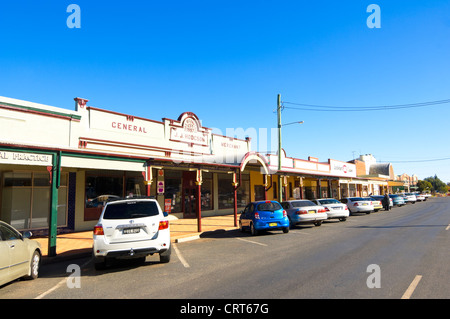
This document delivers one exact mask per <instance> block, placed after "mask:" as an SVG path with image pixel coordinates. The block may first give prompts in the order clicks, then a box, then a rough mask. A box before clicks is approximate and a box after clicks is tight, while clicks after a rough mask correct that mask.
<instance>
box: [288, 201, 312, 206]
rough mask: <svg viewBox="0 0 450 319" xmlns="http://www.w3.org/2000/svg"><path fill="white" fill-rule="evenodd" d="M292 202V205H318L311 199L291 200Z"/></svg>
mask: <svg viewBox="0 0 450 319" xmlns="http://www.w3.org/2000/svg"><path fill="white" fill-rule="evenodd" d="M291 203H292V207H305V206H317V205H316V204H314V203H313V202H311V201H309V200H304V201H294V202H291Z"/></svg>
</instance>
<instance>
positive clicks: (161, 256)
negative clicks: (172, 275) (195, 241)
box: [159, 245, 172, 263]
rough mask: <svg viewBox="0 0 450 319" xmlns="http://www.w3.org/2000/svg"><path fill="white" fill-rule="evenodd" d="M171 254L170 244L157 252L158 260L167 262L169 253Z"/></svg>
mask: <svg viewBox="0 0 450 319" xmlns="http://www.w3.org/2000/svg"><path fill="white" fill-rule="evenodd" d="M171 254H172V245H170V246H169V249H167V250H166V251H165V252H162V253H160V254H159V262H161V263H168V262H169V261H170V255H171Z"/></svg>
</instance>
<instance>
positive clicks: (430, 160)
mask: <svg viewBox="0 0 450 319" xmlns="http://www.w3.org/2000/svg"><path fill="white" fill-rule="evenodd" d="M446 160H450V157H443V158H435V159H426V160H412V161H388V162H389V163H420V162H437V161H446ZM384 162H386V161H384Z"/></svg>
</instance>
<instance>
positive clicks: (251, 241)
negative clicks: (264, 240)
mask: <svg viewBox="0 0 450 319" xmlns="http://www.w3.org/2000/svg"><path fill="white" fill-rule="evenodd" d="M236 239H237V240H242V241H246V242H248V243H252V244H256V245H261V246H267V245H266V244H261V243H258V242H256V241H253V240H247V239H243V238H236Z"/></svg>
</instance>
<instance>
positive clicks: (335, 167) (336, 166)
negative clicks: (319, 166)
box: [330, 161, 356, 177]
mask: <svg viewBox="0 0 450 319" xmlns="http://www.w3.org/2000/svg"><path fill="white" fill-rule="evenodd" d="M330 171H331V173H333V174H335V175H340V176H351V177H356V169H355V165H353V164H350V163H342V162H335V161H330Z"/></svg>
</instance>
